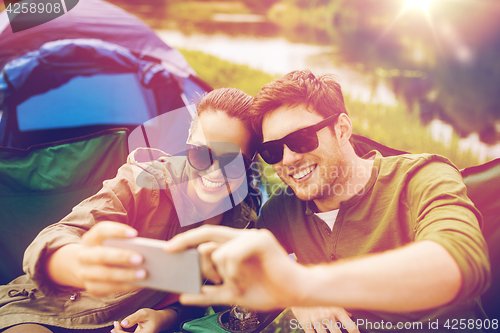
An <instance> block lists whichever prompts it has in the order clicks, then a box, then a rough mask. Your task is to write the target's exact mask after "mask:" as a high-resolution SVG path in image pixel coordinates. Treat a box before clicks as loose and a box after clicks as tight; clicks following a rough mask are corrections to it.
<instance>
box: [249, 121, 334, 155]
mask: <svg viewBox="0 0 500 333" xmlns="http://www.w3.org/2000/svg"><path fill="white" fill-rule="evenodd" d="M338 116H339V115H338V114H337V115H333V116H330V117H328V118H325V119H323V120H322V121H320V122H319V123H317V124H315V125H312V126H309V127H306V128H302V129H299V130H297V131H295V132H292V133H290V134H288V135H287V136H285V137H284V138H281V139H279V140H273V141H268V142H264V143H263V144H261V145H260V147H259V149H257V152H258V153H259V154H260V156H261V157H262V159H263V160H264V161H266V163H267V164H276V163H278V162H279V161H281V160H282V159H283V152H284V146H283V145H287V147H288V148H290V150H291V151H294V152H296V153H300V154H304V153H308V152H310V151H313V150H314V149H316V148H318V145H319V141H318V135H317V134H316V132H318V131H319V130H320V129H322V128H324V127H326V126H328V125H330V124H331V123H332V122H333V121H334V120H335V119H337V118H338Z"/></svg>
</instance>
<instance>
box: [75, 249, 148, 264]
mask: <svg viewBox="0 0 500 333" xmlns="http://www.w3.org/2000/svg"><path fill="white" fill-rule="evenodd" d="M78 260H80V262H81V263H82V264H85V265H115V266H137V265H140V264H142V262H143V261H144V258H143V257H142V255H141V254H139V253H137V252H134V251H130V250H125V249H119V248H113V247H104V246H92V247H84V248H83V249H82V251H80V252H79V253H78Z"/></svg>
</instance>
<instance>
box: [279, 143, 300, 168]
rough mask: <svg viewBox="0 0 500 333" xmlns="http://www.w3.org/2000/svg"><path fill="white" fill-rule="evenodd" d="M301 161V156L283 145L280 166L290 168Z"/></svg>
mask: <svg viewBox="0 0 500 333" xmlns="http://www.w3.org/2000/svg"><path fill="white" fill-rule="evenodd" d="M301 159H302V154H300V153H296V152H294V151H292V150H290V148H288V146H287V145H284V147H283V160H282V164H283V166H291V165H294V164H295V163H296V162H297V161H299V160H301Z"/></svg>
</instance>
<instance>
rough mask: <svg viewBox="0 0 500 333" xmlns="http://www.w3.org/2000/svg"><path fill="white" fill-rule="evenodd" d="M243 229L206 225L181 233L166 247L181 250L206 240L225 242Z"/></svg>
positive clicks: (171, 250) (165, 248)
mask: <svg viewBox="0 0 500 333" xmlns="http://www.w3.org/2000/svg"><path fill="white" fill-rule="evenodd" d="M240 232H241V230H237V229H234V228H229V227H223V226H213V225H204V226H201V227H199V228H196V229H192V230H189V231H186V232H183V233H182V234H179V235H177V236H175V237H174V238H172V239H171V240H169V241H168V242H167V244H166V245H165V247H164V250H165V251H166V252H171V253H173V252H179V251H183V250H186V249H188V248H190V247H196V246H198V245H200V244H202V243H206V242H219V243H222V242H225V241H227V240H229V239H232V238H234V237H237V236H238V235H239V234H240Z"/></svg>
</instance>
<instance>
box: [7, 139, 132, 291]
mask: <svg viewBox="0 0 500 333" xmlns="http://www.w3.org/2000/svg"><path fill="white" fill-rule="evenodd" d="M127 153H128V149H127V130H126V129H112V130H107V131H103V132H99V133H94V134H91V135H87V136H83V137H79V138H74V139H71V140H64V141H58V142H54V143H50V144H43V145H38V146H32V147H30V148H28V149H16V148H5V147H0V253H1V254H2V255H1V260H0V284H7V283H8V282H10V281H11V280H13V279H14V278H16V277H17V276H19V275H21V274H23V271H22V257H23V254H24V251H25V249H26V247H27V246H28V245H29V244H30V243H31V241H32V240H33V239H34V238H35V237H36V235H37V234H38V233H39V232H40V230H42V229H43V228H44V227H46V226H48V225H50V224H52V223H55V222H57V221H59V220H60V219H61V218H63V217H64V216H65V215H67V214H68V213H69V212H71V209H72V208H73V207H74V206H75V205H77V204H78V203H79V202H80V201H82V200H83V199H85V198H87V197H89V196H91V195H92V194H94V193H96V192H97V191H99V190H100V189H101V187H102V182H103V181H104V180H106V179H110V178H113V177H114V176H115V175H116V172H117V170H118V168H119V167H120V166H121V165H122V164H123V163H125V161H126V158H127Z"/></svg>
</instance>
